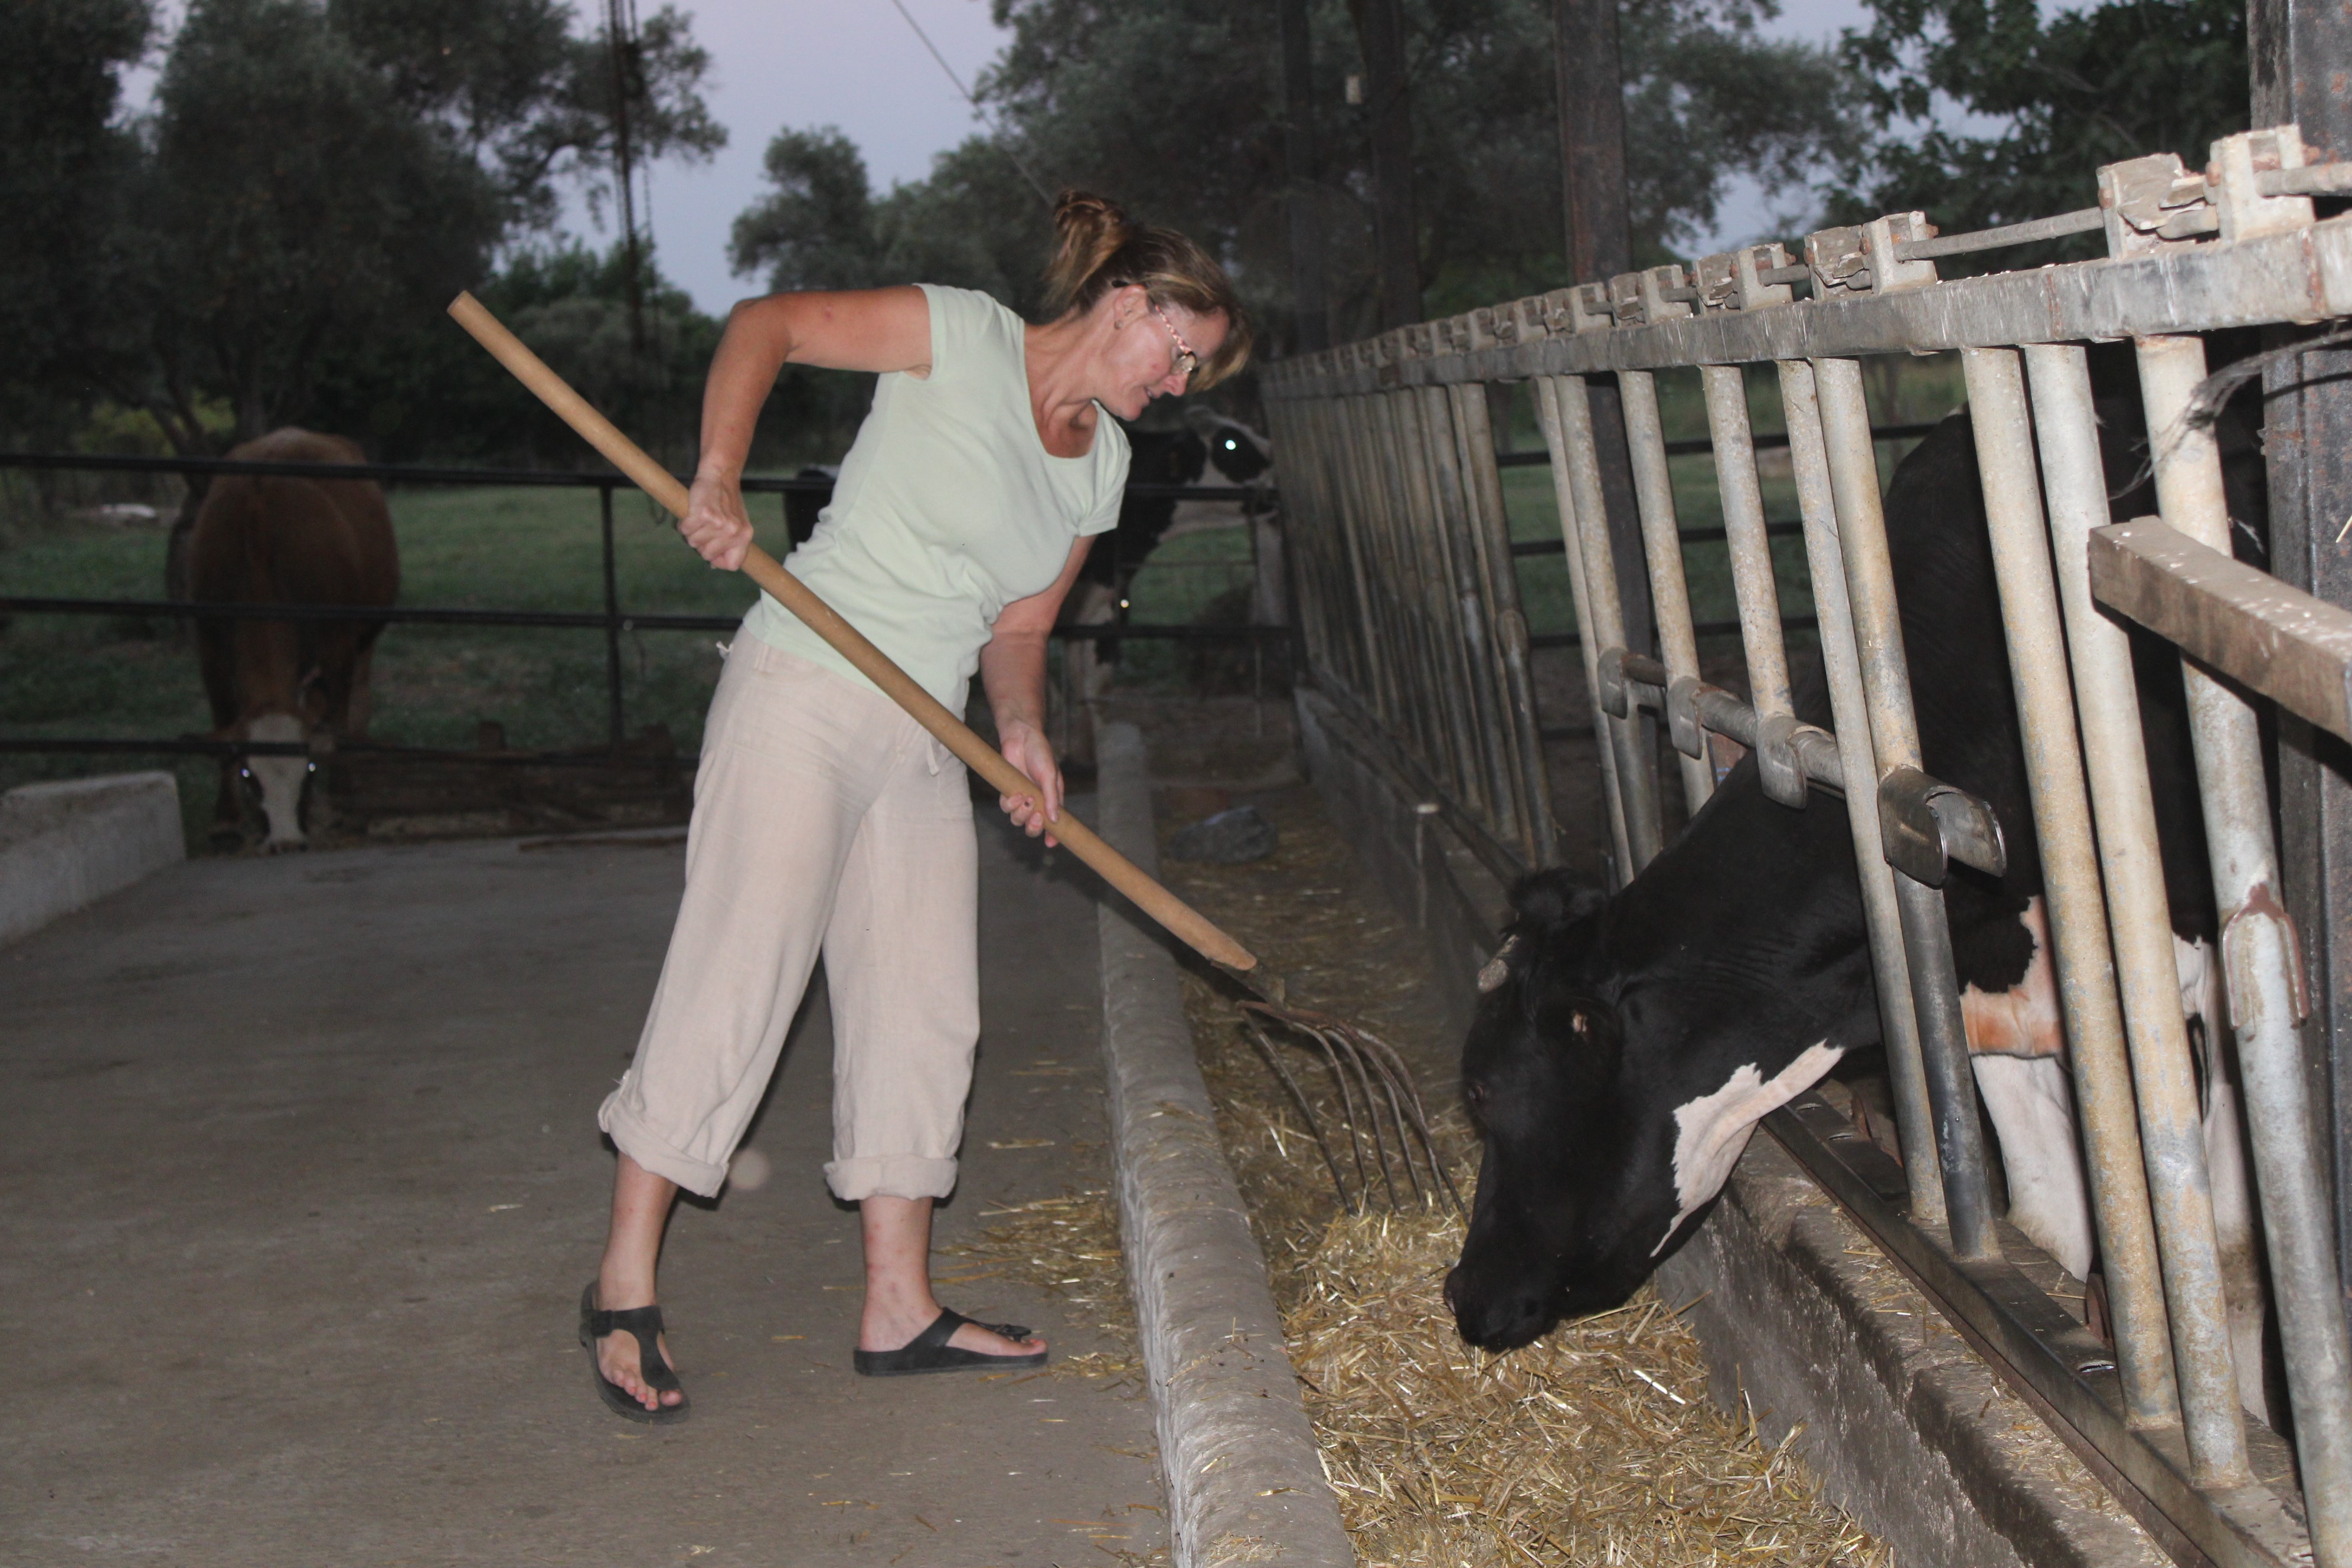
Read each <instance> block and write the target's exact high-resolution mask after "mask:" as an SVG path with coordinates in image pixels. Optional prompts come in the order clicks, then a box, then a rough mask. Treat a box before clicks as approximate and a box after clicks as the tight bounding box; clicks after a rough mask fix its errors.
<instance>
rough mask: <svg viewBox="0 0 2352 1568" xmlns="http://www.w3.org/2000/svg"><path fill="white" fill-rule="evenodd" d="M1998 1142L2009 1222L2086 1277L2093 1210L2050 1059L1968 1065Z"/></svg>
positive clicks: (2067, 1096) (2064, 1090)
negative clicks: (2006, 1186)
mask: <svg viewBox="0 0 2352 1568" xmlns="http://www.w3.org/2000/svg"><path fill="white" fill-rule="evenodd" d="M1971 1059H1972V1060H1973V1061H1974V1063H1975V1064H1976V1069H1977V1091H1978V1092H1979V1094H1981V1095H1982V1096H1983V1097H1984V1105H1985V1111H1986V1113H1987V1114H1988V1115H1990V1117H1991V1118H1992V1124H1993V1128H1994V1130H1995V1131H1998V1132H1999V1133H2000V1158H2001V1168H2002V1170H2003V1171H2004V1172H2005V1173H2007V1174H2008V1177H2009V1222H2010V1224H2011V1225H2013V1226H2017V1228H2018V1229H2020V1230H2021V1231H2023V1232H2024V1233H2025V1234H2026V1237H2028V1238H2029V1239H2030V1240H2032V1243H2033V1244H2034V1245H2035V1246H2036V1247H2041V1248H2042V1251H2044V1252H2046V1253H2048V1254H2049V1255H2050V1256H2051V1257H2053V1258H2056V1259H2057V1260H2058V1262H2059V1264H2060V1266H2061V1267H2063V1268H2064V1269H2065V1270H2066V1272H2067V1273H2069V1274H2072V1275H2073V1276H2074V1278H2075V1279H2087V1278H2089V1276H2090V1272H2091V1204H2090V1196H2089V1194H2088V1192H2087V1191H2086V1190H2085V1187H2084V1175H2083V1157H2082V1153H2081V1152H2080V1151H2079V1150H2078V1149H2077V1148H2076V1146H2075V1142H2074V1088H2073V1086H2072V1085H2070V1084H2069V1083H2068V1082H2067V1081H2066V1064H2065V1063H2064V1062H2063V1060H2061V1059H2059V1058H2056V1057H1990V1056H1980V1057H1976V1058H1971Z"/></svg>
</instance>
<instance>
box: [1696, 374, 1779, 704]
mask: <svg viewBox="0 0 2352 1568" xmlns="http://www.w3.org/2000/svg"><path fill="white" fill-rule="evenodd" d="M1698 376H1699V385H1700V386H1701V388H1702V389H1704V391H1705V393H1706V426H1707V432H1708V434H1709V435H1710V436H1711V437H1713V438H1714V441H1715V479H1716V486H1717V489H1720V490H1721V491H1722V494H1723V533H1724V539H1725V541H1726V542H1727V543H1728V544H1729V546H1730V550H1731V587H1732V593H1733V595H1735V596H1736V597H1737V598H1738V601H1739V641H1740V647H1741V648H1742V650H1743V651H1744V652H1745V653H1746V655H1747V658H1748V700H1749V701H1751V702H1753V703H1754V704H1755V707H1756V711H1757V714H1758V716H1759V717H1761V718H1771V717H1773V716H1775V715H1786V714H1788V713H1790V711H1792V710H1791V708H1790V700H1789V654H1788V649H1787V648H1786V647H1784V646H1783V645H1782V644H1781V641H1780V591H1779V589H1778V588H1777V587H1775V586H1774V584H1773V581H1772V541H1771V539H1770V537H1769V536H1768V535H1767V534H1766V533H1765V531H1764V491H1763V488H1762V486H1761V485H1760V484H1759V482H1758V480H1757V478H1756V437H1755V432H1754V431H1752V430H1751V429H1749V427H1748V377H1747V374H1746V373H1745V372H1744V371H1742V370H1741V369H1740V367H1739V366H1738V365H1736V364H1703V365H1701V366H1699V367H1698Z"/></svg>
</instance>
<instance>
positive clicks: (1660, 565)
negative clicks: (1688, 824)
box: [1617, 370, 1715, 816]
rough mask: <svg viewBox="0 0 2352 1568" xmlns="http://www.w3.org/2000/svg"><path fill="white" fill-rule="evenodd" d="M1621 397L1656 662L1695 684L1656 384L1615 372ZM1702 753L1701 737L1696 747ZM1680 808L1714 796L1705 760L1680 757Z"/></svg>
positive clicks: (1641, 375) (1691, 810) (1639, 374)
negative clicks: (1647, 565)
mask: <svg viewBox="0 0 2352 1568" xmlns="http://www.w3.org/2000/svg"><path fill="white" fill-rule="evenodd" d="M1617 385H1618V388H1619V390H1620V391H1621V392H1622V393H1623V394H1624V397H1625V442H1626V446H1627V447H1628V449H1629V450H1631V452H1632V453H1633V494H1634V496H1635V498H1636V499H1637V500H1639V501H1640V503H1641V509H1642V548H1643V554H1644V555H1645V556H1646V557H1647V558H1648V561H1649V563H1650V602H1651V604H1652V605H1654V606H1655V608H1656V610H1657V613H1658V657H1659V658H1660V660H1661V661H1662V662H1664V665H1665V667H1666V676H1667V679H1670V680H1675V679H1683V678H1685V677H1688V678H1689V679H1693V680H1696V679H1698V638H1697V637H1696V635H1695V634H1694V633H1693V632H1692V630H1691V611H1690V589H1689V587H1688V586H1687V585H1686V584H1685V583H1684V581H1683V537H1682V526H1681V524H1679V523H1678V522H1676V521H1675V486H1674V480H1673V478H1672V477H1671V476H1670V475H1669V474H1668V472H1667V470H1666V438H1665V433H1664V430H1663V429H1662V428H1661V427H1660V426H1659V422H1658V381H1657V377H1656V376H1654V375H1653V374H1651V373H1650V372H1648V371H1646V370H1626V371H1620V372H1618V373H1617ZM1699 750H1700V751H1701V752H1706V744H1705V741H1704V737H1702V740H1701V744H1700V746H1699ZM1682 773H1683V806H1684V809H1685V814H1686V815H1687V816H1697V815H1698V808H1699V807H1700V806H1702V805H1706V799H1707V796H1709V795H1713V794H1714V793H1715V767H1714V764H1713V763H1710V762H1709V761H1708V760H1707V759H1706V756H1704V755H1700V756H1696V757H1689V756H1686V757H1684V758H1683V759H1682Z"/></svg>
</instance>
